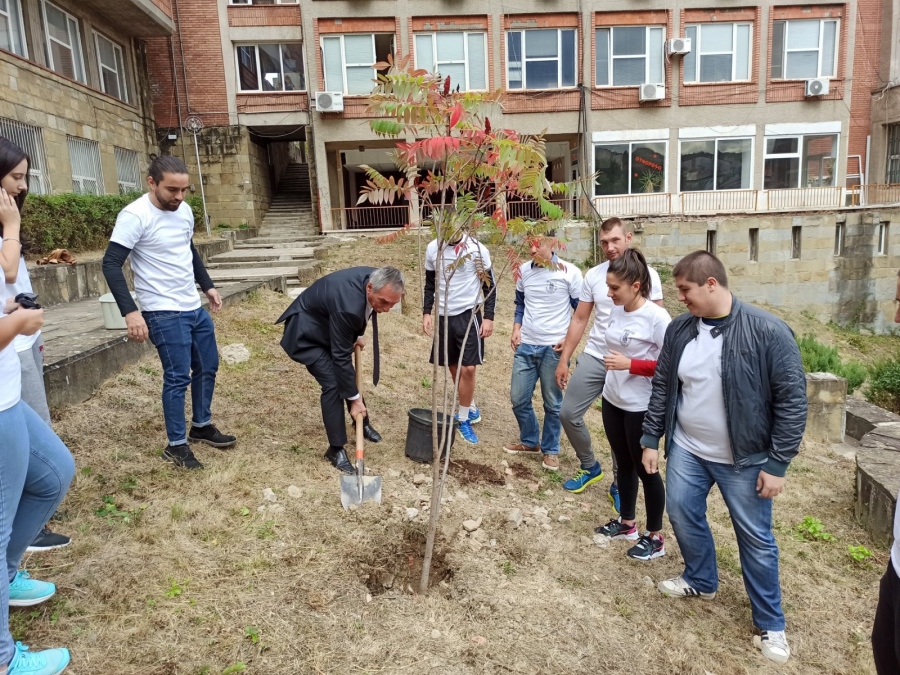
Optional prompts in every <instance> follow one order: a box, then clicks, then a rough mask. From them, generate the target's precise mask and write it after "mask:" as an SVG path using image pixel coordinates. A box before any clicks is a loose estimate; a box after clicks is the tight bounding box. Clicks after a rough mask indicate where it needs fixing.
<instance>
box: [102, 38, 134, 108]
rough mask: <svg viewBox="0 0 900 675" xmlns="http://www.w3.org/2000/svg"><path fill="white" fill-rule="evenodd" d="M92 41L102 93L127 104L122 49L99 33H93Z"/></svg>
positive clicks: (126, 86)
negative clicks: (95, 47)
mask: <svg viewBox="0 0 900 675" xmlns="http://www.w3.org/2000/svg"><path fill="white" fill-rule="evenodd" d="M94 40H95V41H96V43H97V65H98V66H99V68H100V87H101V89H102V90H103V93H104V94H109V95H110V96H115V97H116V98H117V99H119V100H120V101H125V103H128V85H127V83H126V80H125V57H124V56H123V54H122V48H121V47H120V46H119V45H117V44H116V43H115V42H113V41H112V40H108V39H107V38H105V37H103V36H102V35H100V34H99V33H94Z"/></svg>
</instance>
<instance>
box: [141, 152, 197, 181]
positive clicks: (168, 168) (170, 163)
mask: <svg viewBox="0 0 900 675" xmlns="http://www.w3.org/2000/svg"><path fill="white" fill-rule="evenodd" d="M167 173H183V174H185V175H187V174H188V169H187V166H185V163H184V162H182V161H181V160H180V159H178V158H177V157H172V156H171V155H164V156H162V157H157V158H156V159H154V160H153V161H152V162H150V168H149V169H147V175H149V176H150V178H152V179H153V181H154V182H155V183H159V182H161V181H162V179H163V174H167Z"/></svg>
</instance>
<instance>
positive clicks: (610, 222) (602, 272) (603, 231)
mask: <svg viewBox="0 0 900 675" xmlns="http://www.w3.org/2000/svg"><path fill="white" fill-rule="evenodd" d="M633 236H634V234H633V233H632V231H631V226H630V225H627V224H626V223H623V222H622V221H621V220H620V219H619V218H608V219H607V220H605V221H603V223H601V225H600V247H601V248H602V249H603V253H604V255H605V256H606V262H603V263H601V264H600V265H597V266H596V267H592V268H591V269H590V270H588V273H587V274H586V275H585V276H584V283H583V284H582V286H581V299H580V301H579V303H578V308H577V309H576V310H575V314H574V315H573V316H572V322H571V323H570V324H569V331H568V333H567V334H566V340H565V343H564V344H563V348H562V353H561V354H560V357H559V366H558V367H557V369H556V381H557V383H558V384H559V386H560V388H561V389H564V390H565V392H566V394H565V397H564V398H563V403H562V407H561V408H560V411H559V419H560V420H561V421H562V426H563V429H565V430H566V437H567V438H568V439H569V443H571V444H572V448H573V449H574V450H575V454H576V456H577V457H578V461H579V462H580V463H581V468H580V469H579V470H578V473H576V474H575V477H574V478H572V479H570V480H567V481H566V482H565V483H563V488H564V489H565V490H567V491H569V492H575V493H579V492H583V491H584V490H585V489H587V487H588V486H589V485H593V484H594V483H597V482H599V481H600V480H601V479H602V478H603V470H602V469H601V468H600V462H598V461H597V459H596V457H595V456H594V449H593V444H592V443H591V432H590V431H589V430H588V428H587V425H586V424H585V423H584V415H585V413H586V412H587V411H588V408H590V407H591V405H592V404H593V403H594V401H596V400H597V399H598V398H599V397H600V394H602V393H603V385H604V384H605V383H606V364H605V362H604V358H605V357H606V356H607V348H606V329H607V326H608V325H609V313H610V312H611V311H612V308H613V307H614V305H613V301H612V298H610V297H609V288H608V287H607V285H606V273H607V272H608V270H609V261H610V260H615V259H616V258H618V257H620V256H621V255H622V254H623V253H624V252H625V251H626V250H627V249H628V248H629V247H630V246H631V240H632V238H633ZM648 269H649V270H650V300H651V301H652V302H655V303H656V304H657V305H659V306H660V307H662V304H663V302H662V298H663V293H662V283H661V282H660V279H659V274H658V273H657V272H656V270H655V269H653V268H652V267H649V268H648ZM591 310H594V325H593V326H592V327H591V333H590V336H589V337H588V342H587V345H585V348H584V351H583V352H582V353H581V355H580V356H579V357H578V359H577V360H576V362H575V363H576V368H575V372H574V373H573V374H572V377H571V380H570V379H569V359H570V358H571V357H572V354H574V353H575V348H576V347H578V343H579V342H580V341H581V338H582V336H583V335H584V330H585V328H586V327H587V323H588V319H590V316H591ZM613 474H615V459H613ZM609 499H610V501H611V502H612V504H613V508H614V509H615V510H616V513H618V511H619V490H618V488H617V486H616V483H615V477H614V478H613V483H612V485H610V488H609Z"/></svg>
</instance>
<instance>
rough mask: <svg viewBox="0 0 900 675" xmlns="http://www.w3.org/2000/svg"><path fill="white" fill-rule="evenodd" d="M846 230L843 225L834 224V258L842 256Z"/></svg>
mask: <svg viewBox="0 0 900 675" xmlns="http://www.w3.org/2000/svg"><path fill="white" fill-rule="evenodd" d="M846 236H847V230H846V224H845V223H836V224H835V226H834V253H833V254H832V255H833V257H835V258H842V257H843V256H844V245H845V241H846Z"/></svg>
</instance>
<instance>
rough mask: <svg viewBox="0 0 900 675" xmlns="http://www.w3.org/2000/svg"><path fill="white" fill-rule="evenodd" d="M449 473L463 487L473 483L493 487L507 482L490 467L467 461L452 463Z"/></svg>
mask: <svg viewBox="0 0 900 675" xmlns="http://www.w3.org/2000/svg"><path fill="white" fill-rule="evenodd" d="M447 473H449V474H450V475H451V476H453V477H454V478H456V480H458V481H459V482H460V483H461V484H462V485H471V484H472V483H490V484H491V485H504V484H505V483H506V481H505V480H504V479H503V476H501V475H500V474H499V473H497V472H496V471H495V470H494V469H492V468H491V467H489V466H485V465H484V464H478V463H477V462H470V461H469V460H467V459H457V460H451V461H450V468H449V469H448V471H447Z"/></svg>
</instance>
